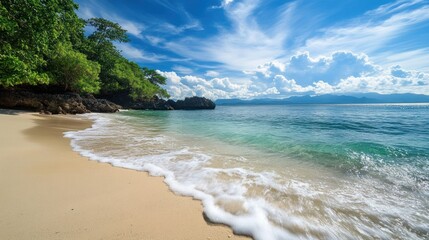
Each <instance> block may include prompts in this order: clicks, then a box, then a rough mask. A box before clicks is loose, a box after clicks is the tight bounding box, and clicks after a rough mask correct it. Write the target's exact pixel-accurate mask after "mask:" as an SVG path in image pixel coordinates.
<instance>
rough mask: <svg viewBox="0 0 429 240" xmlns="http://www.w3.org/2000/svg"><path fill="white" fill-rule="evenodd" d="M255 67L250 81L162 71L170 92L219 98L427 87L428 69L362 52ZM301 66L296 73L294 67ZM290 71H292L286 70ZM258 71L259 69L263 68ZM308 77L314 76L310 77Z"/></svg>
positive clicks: (426, 90)
mask: <svg viewBox="0 0 429 240" xmlns="http://www.w3.org/2000/svg"><path fill="white" fill-rule="evenodd" d="M262 66H267V67H260V68H259V70H261V69H264V70H267V69H271V68H272V69H274V70H276V71H272V70H270V71H268V72H270V74H264V73H267V71H262V70H261V71H260V72H258V71H254V72H252V73H249V74H252V75H247V76H248V77H250V78H251V80H249V81H240V83H238V81H237V80H234V79H231V78H227V77H225V78H211V79H206V78H202V77H197V76H192V75H185V76H179V75H177V74H176V73H175V72H161V71H159V73H160V74H162V75H163V76H165V77H167V79H168V81H167V82H168V84H167V86H166V88H167V90H168V91H169V92H170V94H171V95H172V97H173V98H183V97H188V96H192V95H199V96H204V97H208V98H211V99H218V98H242V99H246V98H261V97H274V98H284V97H288V96H293V95H303V94H347V93H362V92H377V93H385V94H387V93H410V92H411V93H420V94H428V93H429V74H428V73H425V72H420V71H411V70H406V69H404V68H402V67H400V66H393V67H389V68H382V67H380V66H378V65H375V64H373V63H371V61H370V60H369V59H368V57H367V56H366V55H363V54H355V53H351V52H335V53H332V54H331V55H328V56H320V57H319V58H311V57H310V55H309V54H308V53H300V54H297V55H295V56H292V57H291V58H290V60H289V62H285V63H282V62H278V63H275V64H273V62H268V63H266V64H263V65H262ZM299 69H302V72H305V73H300V74H298V73H297V72H295V71H298V70H299ZM289 71H290V72H289ZM261 73H262V74H261ZM307 79H312V81H311V82H309V81H308V80H307Z"/></svg>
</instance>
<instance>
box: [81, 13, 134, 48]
mask: <svg viewBox="0 0 429 240" xmlns="http://www.w3.org/2000/svg"><path fill="white" fill-rule="evenodd" d="M86 22H87V24H89V25H91V26H93V27H94V28H95V29H96V30H95V31H94V32H93V33H92V34H91V35H90V36H89V37H88V39H89V40H91V41H95V42H97V43H101V42H111V41H119V42H128V41H129V40H128V36H127V34H126V33H127V31H126V30H124V29H122V27H121V25H119V24H117V23H114V22H111V21H109V20H106V19H104V18H91V19H89V20H88V21H86Z"/></svg>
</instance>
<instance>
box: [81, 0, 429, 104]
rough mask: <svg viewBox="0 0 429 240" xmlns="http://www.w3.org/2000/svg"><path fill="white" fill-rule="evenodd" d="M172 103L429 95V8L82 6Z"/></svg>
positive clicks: (152, 1)
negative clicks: (160, 82) (114, 27)
mask: <svg viewBox="0 0 429 240" xmlns="http://www.w3.org/2000/svg"><path fill="white" fill-rule="evenodd" d="M77 3H78V4H79V10H78V15H79V16H80V17H82V18H85V19H87V18H91V17H103V18H106V19H109V20H111V21H114V22H118V23H119V24H120V25H121V26H122V27H123V28H124V29H126V30H127V31H128V34H129V36H130V39H131V42H129V43H117V44H116V45H117V47H118V49H120V50H121V51H122V53H123V55H124V56H126V57H127V58H129V59H130V60H133V61H136V62H137V63H139V64H140V65H141V66H147V67H150V68H153V69H157V70H159V72H160V73H161V74H162V75H164V76H166V77H167V79H168V83H167V86H166V89H167V90H168V91H169V93H170V94H171V95H172V97H173V98H183V97H186V96H191V95H199V96H205V97H209V98H212V99H218V98H243V99H247V98H266V97H271V98H284V97H289V96H296V95H308V94H310V95H318V94H327V93H332V94H347V93H363V92H378V93H420V94H429V0H398V1H384V0H359V1H358V0H341V1H338V0H335V1H334V0H324V1H315V0H297V1H285V0H207V1H203V0H187V1H186V0H183V1H179V0H141V1H131V0H128V1H114V0H110V1H108V0H85V1H83V0H82V1H81V0H79V1H77Z"/></svg>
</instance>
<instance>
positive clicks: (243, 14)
mask: <svg viewBox="0 0 429 240" xmlns="http://www.w3.org/2000/svg"><path fill="white" fill-rule="evenodd" d="M259 4H260V1H249V0H245V1H242V2H237V3H235V2H234V5H233V6H231V7H229V8H227V9H225V14H226V16H227V17H228V19H229V21H230V22H231V26H232V27H231V29H225V28H221V29H220V32H219V34H217V35H215V36H212V37H209V38H206V39H200V38H195V37H185V38H182V39H179V40H178V41H174V42H169V43H166V44H165V47H166V48H167V49H169V50H171V51H174V52H176V53H178V54H180V55H183V56H186V57H189V58H192V59H195V60H199V61H206V60H208V59H209V60H210V61H214V62H218V63H221V64H223V66H224V68H227V69H230V70H246V69H252V68H254V67H255V66H258V65H260V64H263V63H264V62H267V61H270V60H272V59H273V58H276V57H278V56H280V55H282V54H283V52H284V50H283V42H284V40H285V38H286V36H287V33H286V31H272V32H269V31H265V30H263V29H261V28H260V26H259V24H258V21H257V19H256V18H255V17H254V16H253V14H254V11H255V10H256V9H257V7H258V6H259ZM276 27H278V24H275V25H274V26H273V28H276Z"/></svg>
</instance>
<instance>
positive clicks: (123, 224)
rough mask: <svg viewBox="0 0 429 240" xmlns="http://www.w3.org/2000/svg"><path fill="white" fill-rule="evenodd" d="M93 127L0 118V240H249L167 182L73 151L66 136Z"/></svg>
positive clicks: (68, 120) (23, 116)
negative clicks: (211, 219) (207, 218)
mask: <svg viewBox="0 0 429 240" xmlns="http://www.w3.org/2000/svg"><path fill="white" fill-rule="evenodd" d="M90 125H91V122H89V121H86V120H81V119H79V118H76V117H74V116H44V115H39V114H34V113H17V112H16V111H8V110H2V111H1V112H0V132H1V134H0V146H1V147H0V216H1V217H0V239H244V237H241V236H235V235H234V234H233V233H232V230H231V229H230V228H228V227H226V226H222V225H213V224H209V223H207V222H206V221H205V220H204V218H203V214H202V206H201V203H200V202H199V201H196V200H193V199H192V198H190V197H182V196H177V195H175V194H173V193H172V192H171V191H170V190H169V189H168V187H167V186H166V185H165V184H164V182H163V179H162V178H161V177H151V176H149V175H148V174H147V173H144V172H137V171H133V170H128V169H122V168H117V167H112V166H111V165H109V164H103V163H98V162H94V161H89V160H88V159H86V158H84V157H81V156H80V155H79V154H78V153H76V152H73V151H72V150H71V147H70V143H69V139H66V138H64V137H63V132H64V131H69V130H74V129H84V128H87V127H89V126H90Z"/></svg>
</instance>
